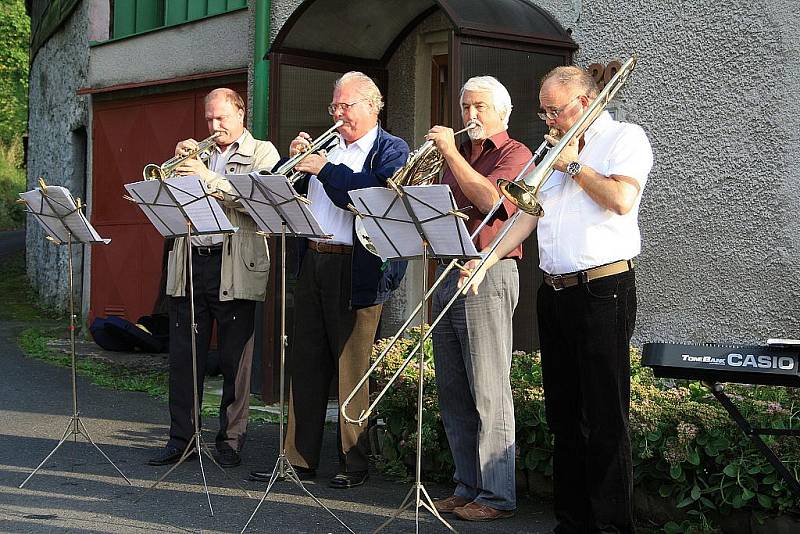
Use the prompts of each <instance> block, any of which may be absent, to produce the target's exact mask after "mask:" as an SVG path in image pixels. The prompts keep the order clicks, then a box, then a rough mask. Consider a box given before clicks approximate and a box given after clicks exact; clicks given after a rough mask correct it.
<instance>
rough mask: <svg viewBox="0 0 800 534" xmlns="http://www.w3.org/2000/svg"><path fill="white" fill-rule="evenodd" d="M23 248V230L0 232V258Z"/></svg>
mask: <svg viewBox="0 0 800 534" xmlns="http://www.w3.org/2000/svg"><path fill="white" fill-rule="evenodd" d="M24 248H25V230H11V231H8V232H0V258H4V257H6V256H9V255H11V254H13V253H15V252H19V251H20V250H22V249H24Z"/></svg>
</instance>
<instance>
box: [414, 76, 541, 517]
mask: <svg viewBox="0 0 800 534" xmlns="http://www.w3.org/2000/svg"><path fill="white" fill-rule="evenodd" d="M511 107H512V106H511V96H510V95H509V94H508V91H507V90H506V88H505V87H504V86H503V85H502V84H501V83H500V82H499V81H497V80H496V79H495V78H493V77H491V76H477V77H474V78H470V79H469V80H467V82H466V83H465V84H464V87H463V88H462V89H461V111H462V119H463V121H464V124H465V125H466V124H468V123H469V122H470V121H472V122H474V123H475V124H476V127H474V128H471V129H470V130H469V137H470V139H469V140H468V141H467V142H465V143H464V144H462V145H461V146H460V147H457V146H456V144H455V140H454V138H453V130H452V129H450V128H445V127H443V126H434V127H433V128H431V130H430V132H428V135H427V136H426V138H427V139H429V140H432V141H433V142H434V143H435V144H436V148H437V149H438V150H439V151H440V152H441V154H442V156H444V159H445V161H446V162H447V171H446V172H445V173H444V176H443V177H442V183H445V184H448V185H449V186H450V187H451V188H452V190H453V195H454V197H455V200H456V204H457V205H458V206H459V208H462V209H464V208H467V207H468V206H471V207H472V208H471V209H469V210H468V211H467V212H466V213H467V214H468V215H469V220H468V221H467V229H468V230H469V231H470V232H473V231H474V230H476V229H477V227H478V226H479V225H480V223H481V221H482V220H483V218H484V217H485V215H486V214H487V213H488V212H489V211H490V209H491V208H492V207H493V206H494V205H495V203H496V202H497V200H498V199H499V198H500V193H499V190H498V188H497V183H496V182H497V179H498V178H513V177H515V176H517V174H519V172H520V171H521V170H522V168H523V167H524V166H525V164H526V163H527V162H528V160H530V158H531V152H530V150H528V149H527V148H526V147H525V145H523V144H522V143H520V142H519V141H515V140H514V139H511V138H510V137H509V136H508V133H507V131H506V129H507V128H508V119H509V117H510V115H511ZM514 211H516V207H515V206H514V204H512V203H511V202H508V201H506V202H504V203H503V205H502V206H501V207H500V208H499V209H498V210H497V212H496V214H495V216H494V217H493V218H492V219H491V220H490V221H489V223H488V224H487V225H486V226H485V227H484V228H483V230H481V232H480V233H479V234H478V236H477V238H476V246H477V247H478V249H481V248H482V247H485V246H487V245H488V244H489V243H490V242H491V241H492V239H493V238H494V236H495V235H496V234H497V231H498V230H499V228H500V227H502V225H503V221H505V220H507V219H508V218H509V217H510V216H511V215H512V214H513V213H514ZM521 257H522V246H521V245H517V246H516V247H514V248H513V249H510V250H508V251H507V252H506V254H504V256H503V258H504V259H502V260H501V261H500V262H499V265H498V266H497V268H496V270H492V272H491V278H492V280H491V283H490V284H487V286H488V289H487V290H486V291H482V292H481V293H480V294H479V295H467V296H462V297H460V298H459V299H458V300H457V301H456V302H455V303H454V305H453V306H452V307H451V308H450V310H449V311H448V312H447V313H446V314H445V316H444V318H443V320H442V321H441V322H440V323H439V325H438V326H437V327H436V328H435V329H434V331H433V352H434V361H435V365H436V386H437V389H438V393H439V405H440V408H441V414H442V422H443V423H444V428H445V432H446V433H447V441H448V443H449V444H450V450H451V451H452V453H453V461H454V463H455V473H454V475H453V480H454V481H455V483H456V489H455V492H454V494H453V495H452V496H451V497H448V498H447V499H442V500H439V501H436V502H435V503H434V504H435V506H436V509H437V510H438V511H439V512H440V513H454V514H455V515H456V516H457V517H459V518H460V519H465V520H474V521H487V520H492V519H499V518H503V517H509V516H511V515H512V514H513V512H514V510H515V509H516V490H515V474H514V452H515V451H514V443H515V441H514V404H513V400H512V398H511V383H510V378H509V374H510V372H511V352H512V347H511V343H512V330H511V319H512V315H513V313H514V308H515V307H516V305H517V300H518V297H519V275H518V273H517V263H516V260H518V259H519V258H521ZM443 270H444V266H442V265H440V266H439V267H438V272H437V277H438V276H439V275H440V274H441V272H442V271H443ZM458 279H459V274H458V271H456V270H453V271H452V272H451V273H450V274H449V275H448V277H447V278H446V279H445V281H444V282H443V283H442V284H441V286H440V287H439V288H438V290H437V291H436V293H435V294H434V297H433V307H432V313H433V315H434V316H437V315H438V314H439V313H440V310H442V308H443V307H444V306H445V305H446V304H447V302H448V301H449V300H450V299H451V297H452V296H453V294H455V293H456V292H457V291H458V288H457V283H458Z"/></svg>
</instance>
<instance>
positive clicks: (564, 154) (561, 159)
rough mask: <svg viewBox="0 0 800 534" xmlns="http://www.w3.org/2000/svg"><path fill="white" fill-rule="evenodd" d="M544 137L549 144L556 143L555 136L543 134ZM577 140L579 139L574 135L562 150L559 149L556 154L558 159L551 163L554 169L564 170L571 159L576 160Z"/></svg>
mask: <svg viewBox="0 0 800 534" xmlns="http://www.w3.org/2000/svg"><path fill="white" fill-rule="evenodd" d="M544 138H545V139H547V142H548V144H550V146H556V144H557V143H558V139H556V138H555V137H551V136H549V135H545V136H544ZM578 141H579V139H578V138H577V137H576V138H574V139H573V140H572V141H571V142H570V143H568V144H567V146H565V147H564V150H562V151H561V153H560V154H559V155H558V159H557V160H556V162H555V163H554V164H553V168H554V169H555V170H557V171H561V172H564V171H566V170H567V165H569V164H570V163H572V162H573V161H578Z"/></svg>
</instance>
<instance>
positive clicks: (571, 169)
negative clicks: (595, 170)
mask: <svg viewBox="0 0 800 534" xmlns="http://www.w3.org/2000/svg"><path fill="white" fill-rule="evenodd" d="M582 170H583V165H581V164H580V163H578V162H577V161H573V162H572V163H569V164H568V165H567V169H566V172H567V174H568V175H569V177H570V178H575V177H576V176H577V175H579V174H580V173H581V171H582Z"/></svg>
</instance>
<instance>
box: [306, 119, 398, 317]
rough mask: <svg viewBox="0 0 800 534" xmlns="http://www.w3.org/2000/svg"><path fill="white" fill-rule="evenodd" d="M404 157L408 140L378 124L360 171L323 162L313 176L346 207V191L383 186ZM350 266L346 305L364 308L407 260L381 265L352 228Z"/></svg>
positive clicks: (381, 298)
mask: <svg viewBox="0 0 800 534" xmlns="http://www.w3.org/2000/svg"><path fill="white" fill-rule="evenodd" d="M407 159H408V144H407V143H406V142H405V141H403V140H402V139H400V138H399V137H395V136H393V135H392V134H390V133H388V132H386V130H384V129H383V128H381V127H380V126H378V137H377V139H375V144H373V145H372V149H370V151H369V153H368V154H367V159H366V160H365V161H364V167H363V168H362V169H361V172H355V171H353V170H352V169H350V168H349V167H348V166H347V165H345V164H343V163H340V164H333V163H330V162H328V163H326V164H325V166H324V167H322V169H321V170H320V171H319V174H318V175H317V179H318V180H319V181H320V182H322V185H323V186H324V187H325V193H327V194H328V197H329V198H330V199H331V201H332V202H333V203H334V204H335V205H336V206H337V207H339V208H341V209H343V210H346V209H347V205H348V204H350V203H352V200H351V199H350V195H348V192H349V191H353V190H355V189H363V188H365V187H384V186H386V180H387V179H389V178H391V177H392V174H394V172H395V171H396V170H397V169H399V168H400V167H402V166H403V165H404V164H405V163H406V160H407ZM303 182H305V183H303V184H302V185H300V184H297V186H296V187H297V189H298V191H300V192H303V191H302V190H303V189H306V190H307V188H308V184H307V180H303ZM307 243H308V242H307V241H306V240H305V239H304V240H302V246H301V251H300V257H301V261H302V257H303V255H304V254H305V250H306V248H307ZM352 261H353V263H352V268H351V293H350V305H351V307H353V308H364V307H367V306H372V305H374V304H381V303H383V302H385V301H386V299H388V298H389V295H390V294H391V292H392V291H394V290H395V289H397V287H398V286H399V285H400V282H401V281H402V280H403V276H404V275H405V273H406V267H407V266H408V262H406V261H393V262H390V263H389V264H388V265H387V266H386V267H385V268H383V267H384V266H383V261H382V260H381V259H380V258H378V257H377V256H375V255H373V254H370V253H369V252H367V249H365V248H364V246H363V245H362V244H361V242H360V241H359V240H358V238H356V235H355V227H354V228H353V258H352Z"/></svg>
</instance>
